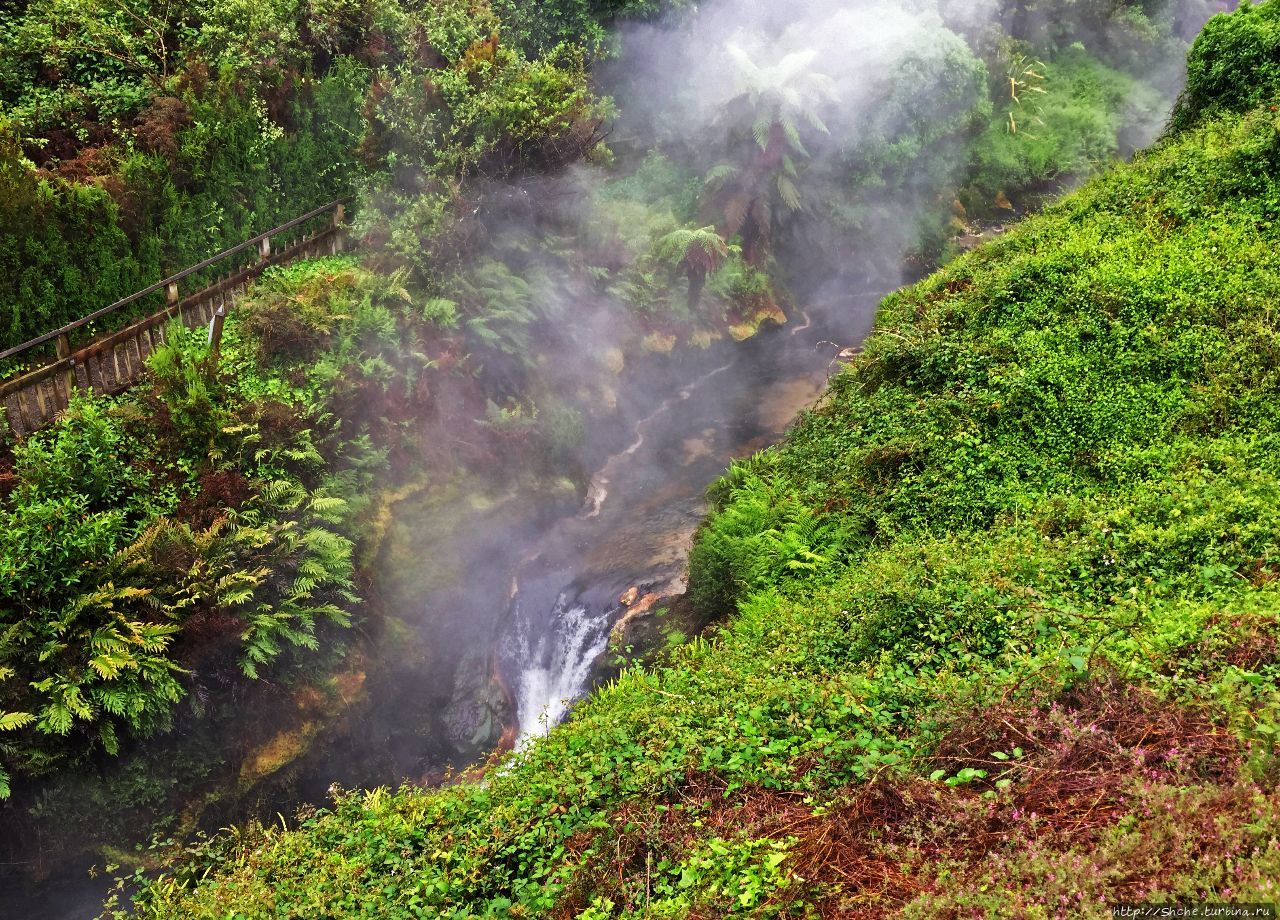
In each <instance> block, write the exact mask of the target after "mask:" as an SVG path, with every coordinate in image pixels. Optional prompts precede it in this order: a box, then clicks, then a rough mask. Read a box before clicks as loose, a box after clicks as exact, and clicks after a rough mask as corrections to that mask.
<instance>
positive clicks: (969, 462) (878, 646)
mask: <svg viewBox="0 0 1280 920" xmlns="http://www.w3.org/2000/svg"><path fill="white" fill-rule="evenodd" d="M1278 19H1280V4H1277V3H1276V2H1274V0H1273V2H1271V3H1269V4H1267V5H1265V6H1263V7H1260V8H1255V9H1252V10H1247V11H1244V12H1241V13H1238V14H1235V15H1233V16H1231V17H1222V18H1219V19H1217V20H1215V21H1214V22H1213V23H1212V24H1211V25H1210V27H1209V28H1208V30H1207V32H1206V34H1205V36H1204V37H1203V38H1202V39H1201V40H1200V43H1199V44H1198V46H1197V49H1196V51H1195V52H1193V57H1192V63H1191V69H1190V72H1191V75H1192V85H1191V87H1190V88H1189V90H1188V93H1187V94H1186V95H1185V97H1184V103H1183V105H1182V106H1181V108H1180V109H1179V111H1178V113H1177V114H1176V116H1175V124H1176V125H1177V127H1178V132H1177V133H1176V134H1175V135H1174V136H1172V137H1170V138H1168V139H1166V141H1165V142H1163V143H1162V144H1160V145H1159V146H1158V147H1157V148H1156V149H1154V150H1153V151H1151V152H1149V153H1148V154H1146V155H1144V156H1143V157H1141V158H1140V159H1139V160H1138V161H1137V162H1136V163H1134V164H1132V165H1130V166H1125V167H1121V168H1117V169H1115V170H1113V171H1111V172H1110V173H1108V174H1107V175H1105V176H1103V177H1102V178H1100V179H1098V180H1096V181H1095V182H1093V183H1092V184H1090V185H1089V186H1088V187H1086V188H1085V189H1084V190H1082V191H1081V192H1079V193H1077V194H1075V195H1072V196H1071V197H1069V198H1068V199H1066V200H1064V201H1063V202H1062V203H1060V204H1059V205H1057V206H1055V207H1054V208H1052V209H1050V210H1049V211H1048V212H1047V213H1045V214H1044V215H1042V216H1039V217H1036V218H1034V219H1031V220H1029V221H1027V222H1025V223H1024V224H1022V225H1021V226H1020V227H1018V228H1017V229H1016V230H1015V231H1014V232H1013V233H1011V234H1010V235H1008V236H1007V237H1005V238H1003V239H1001V240H1000V241H998V242H995V243H993V244H990V245H988V246H985V247H983V248H982V249H980V250H978V251H976V252H974V253H972V254H970V255H969V256H966V257H964V258H962V259H960V260H959V261H957V262H956V263H954V264H953V265H952V266H950V267H949V268H948V269H946V270H945V271H943V272H941V273H939V274H938V275H936V276H934V277H932V278H930V279H928V280H926V281H925V282H923V283H921V284H919V285H917V286H915V287H913V288H911V289H909V290H906V291H904V292H902V293H900V294H898V295H896V296H894V297H892V298H890V299H889V300H888V301H887V302H886V303H885V305H884V307H883V309H882V313H881V317H880V321H879V328H878V331H877V332H876V334H875V335H874V336H873V337H872V338H871V339H870V340H869V341H868V343H867V347H866V349H865V352H864V353H863V354H862V355H861V356H860V357H859V358H858V359H857V360H856V361H854V362H853V364H852V366H851V367H850V368H849V369H848V370H847V371H846V372H844V373H843V374H842V375H841V376H839V377H838V378H837V379H836V380H835V381H834V384H833V387H832V390H831V394H830V397H829V399H828V400H827V402H826V404H825V405H824V406H823V407H822V408H820V409H818V410H816V411H814V412H812V413H810V414H809V415H807V416H806V417H805V418H803V419H802V420H801V421H800V422H799V424H798V425H797V426H796V428H795V430H794V431H793V433H792V435H791V437H790V439H789V441H788V443H787V444H786V445H784V446H783V447H781V448H780V449H777V450H775V451H771V452H767V453H765V454H762V455H759V456H757V457H755V458H752V459H751V460H750V461H748V462H746V463H743V464H741V465H739V466H737V467H735V469H734V470H733V471H731V473H730V475H729V476H728V477H727V478H726V479H725V480H724V481H723V482H722V483H721V485H720V486H719V487H718V488H717V490H716V498H717V504H718V508H719V510H718V511H717V513H716V514H715V515H714V516H713V518H712V519H711V520H710V522H709V523H708V525H707V527H706V528H705V530H704V533H703V535H702V538H701V541H700V544H699V546H698V549H697V551H696V554H695V560H694V571H693V589H694V592H695V596H696V598H697V599H698V601H699V602H700V603H702V604H704V605H713V606H715V607H718V608H720V609H723V610H724V611H726V612H728V611H731V610H734V609H736V611H737V612H736V615H735V616H734V617H733V618H732V620H731V621H730V622H729V623H728V625H726V626H725V628H724V629H723V630H722V631H721V632H720V633H719V635H718V636H717V637H716V638H715V639H713V640H711V641H697V642H695V643H693V644H691V645H690V646H687V647H686V648H684V649H682V650H681V651H679V652H678V653H676V654H674V655H673V656H672V658H671V660H670V661H669V662H668V663H667V664H666V665H665V666H662V667H659V668H657V669H655V670H652V671H650V672H646V673H640V672H630V673H627V674H624V675H623V676H622V677H621V678H620V679H619V681H618V682H617V683H616V684H614V685H613V686H611V687H610V688H608V689H607V690H605V691H603V692H601V693H599V694H597V695H596V696H595V697H594V698H593V699H592V700H590V701H589V702H588V703H586V704H584V705H583V706H582V707H581V708H580V709H579V710H578V712H577V713H576V714H575V717H574V718H573V719H572V721H571V722H570V723H568V724H567V725H565V726H563V727H562V728H560V729H559V730H557V731H555V732H553V733H552V734H551V736H550V737H549V738H548V739H546V740H545V741H543V742H541V743H539V744H536V745H533V746H532V747H530V748H529V749H528V750H527V751H525V752H524V753H522V754H521V755H519V756H517V757H515V758H514V759H511V760H509V761H508V762H507V763H506V765H505V766H504V768H502V769H500V770H495V771H491V772H490V773H488V774H487V776H486V779H485V781H484V782H483V783H480V782H469V783H462V784H459V785H457V786H455V787H453V788H449V789H445V790H441V791H433V792H423V791H418V790H406V791H402V792H399V793H394V794H393V793H388V792H385V791H380V792H373V793H369V794H366V795H350V796H347V797H344V798H342V799H340V800H339V802H338V803H337V805H336V807H335V809H334V811H333V812H332V813H325V814H319V815H315V816H312V817H310V818H308V819H307V820H305V821H304V822H303V823H302V825H301V827H300V828H299V829H297V830H294V831H289V832H282V831H279V830H276V831H259V832H256V833H245V834H242V835H241V836H240V837H238V839H236V840H234V841H229V842H223V843H218V844H214V845H211V846H209V847H208V848H207V849H206V850H205V851H204V852H203V853H202V854H201V855H200V857H199V858H198V859H197V860H196V861H195V862H194V863H189V864H188V865H187V867H186V868H185V869H183V870H181V871H180V872H179V873H178V874H177V875H176V876H174V877H170V878H166V879H164V880H162V881H160V882H159V883H156V884H153V885H152V886H151V887H150V888H148V889H147V890H146V891H144V893H143V895H142V904H143V910H142V915H144V916H157V917H177V916H182V917H200V916H209V917H212V916H228V915H231V914H235V915H237V916H314V915H319V914H320V913H323V914H325V915H326V916H356V915H368V914H370V913H376V914H377V915H378V916H385V917H401V916H403V917H409V916H439V915H442V914H447V915H454V914H452V912H454V911H457V912H458V913H457V914H456V915H484V916H530V915H535V914H542V913H556V914H564V915H569V914H574V913H577V914H578V915H580V916H592V917H600V916H607V915H612V914H615V913H617V912H619V911H628V910H630V911H640V912H643V913H644V915H646V916H673V915H687V914H689V913H696V914H700V915H704V916H705V915H715V916H719V915H725V914H728V913H733V912H742V913H749V914H752V915H770V914H775V913H782V912H786V911H790V910H798V909H801V905H809V906H810V907H811V908H812V909H813V910H815V911H817V912H820V913H823V914H831V915H834V914H836V913H837V912H841V911H847V913H840V915H841V916H857V915H860V913H859V912H860V911H861V912H865V913H866V914H867V915H868V916H870V915H873V914H874V915H875V916H883V915H885V913H897V914H901V915H903V916H917V917H942V916H961V915H965V916H968V915H972V914H973V913H974V912H977V913H979V914H984V913H985V914H986V915H989V916H994V915H999V916H1074V915H1092V914H1100V913H1101V912H1102V910H1103V905H1105V904H1106V903H1108V902H1114V901H1119V900H1143V899H1156V900H1159V899H1169V898H1175V897H1194V898H1201V899H1210V900H1216V899H1224V900H1240V901H1272V900H1275V899H1276V897H1277V894H1280V892H1278V891H1277V888H1276V885H1277V882H1276V880H1277V879H1278V878H1280V838H1278V831H1277V829H1278V828H1280V820H1278V819H1280V799H1278V798H1277V795H1276V792H1275V786H1274V780H1275V777H1276V770H1277V761H1276V756H1275V755H1276V742H1277V739H1278V737H1280V727H1277V726H1278V725H1280V693H1278V692H1277V680H1278V679H1280V661H1278V659H1277V651H1276V649H1277V640H1278V637H1280V625H1278V623H1277V617H1278V614H1280V595H1278V594H1277V588H1276V576H1277V572H1280V569H1278V568H1277V566H1280V504H1278V502H1277V499H1278V498H1280V460H1278V459H1277V457H1280V453H1278V452H1277V449H1276V447H1277V443H1278V441H1280V425H1278V423H1277V417H1276V413H1275V403H1274V401H1275V399H1276V395H1277V391H1276V388H1277V385H1278V384H1280V368H1278V367H1277V355H1278V349H1280V321H1278V319H1277V315H1276V304H1277V303H1280V245H1278V244H1280V227H1278V226H1277V221H1280V116H1278V115H1277V112H1276V103H1277V102H1278V101H1280V93H1278V92H1277V90H1278V89H1280V87H1278V86H1277V83H1276V81H1275V80H1274V66H1275V65H1274V62H1275V60H1276V59H1277V54H1280V30H1278V29H1277V21H1278ZM1206 61H1210V62H1211V64H1206ZM1228 71H1229V72H1228ZM1268 77H1269V78H1268ZM1210 79H1211V80H1213V81H1217V82H1218V83H1222V82H1223V81H1226V83H1227V84H1229V85H1236V84H1241V85H1249V86H1250V87H1251V89H1250V92H1249V93H1248V94H1244V95H1240V94H1237V95H1236V96H1228V97H1223V96H1221V95H1218V96H1213V97H1212V99H1211V100H1206V97H1205V92H1206V85H1207V82H1206V81H1209V80H1210ZM1264 87H1265V91H1264ZM1209 102H1211V104H1208V103H1209ZM206 870H210V871H209V874H208V875H207V876H204V877H203V878H201V875H202V873H204V872H206ZM197 879H200V880H199V881H197Z"/></svg>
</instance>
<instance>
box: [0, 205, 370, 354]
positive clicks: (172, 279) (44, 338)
mask: <svg viewBox="0 0 1280 920" xmlns="http://www.w3.org/2000/svg"><path fill="white" fill-rule="evenodd" d="M348 200H349V199H346V198H339V199H337V200H334V201H331V202H329V203H328V204H322V205H321V206H320V207H318V208H313V209H312V210H310V211H308V212H307V213H306V214H303V215H302V216H301V217H295V218H294V219H293V220H291V221H289V222H288V223H283V224H281V225H280V226H278V227H272V228H271V229H270V230H267V231H265V232H263V233H259V234H258V235H257V236H255V237H253V238H252V239H248V240H245V241H244V242H243V243H240V244H238V245H236V246H232V247H231V248H230V249H224V250H223V251H222V252H220V253H218V254H217V255H213V256H210V257H209V258H207V259H205V260H204V261H203V262H199V263H197V264H195V265H192V266H191V267H190V268H184V269H183V270H182V271H180V272H178V273H177V274H176V275H170V276H169V277H168V278H164V279H162V280H160V281H157V282H156V283H155V284H153V285H151V286H150V287H147V288H143V289H142V290H141V291H138V292H137V293H134V294H130V295H129V296H128V297H125V298H124V299H122V300H117V301H116V302H115V303H113V304H111V305H109V306H106V307H102V308H101V309H99V310H94V311H93V312H92V313H90V314H88V315H87V316H82V317H80V319H78V320H76V321H74V322H71V323H68V324H67V325H65V326H63V327H61V328H60V329H54V330H53V331H52V332H46V333H45V334H44V335H39V336H36V337H35V338H34V339H31V340H30V341H27V342H23V343H22V344H21V345H15V346H13V347H12V348H9V349H6V350H5V351H0V361H5V360H8V359H9V358H13V357H16V356H18V355H21V354H23V353H25V352H28V351H30V350H31V349H33V348H37V347H39V346H41V345H44V344H47V343H49V342H52V341H53V340H54V339H56V338H58V337H59V336H63V335H67V334H68V333H71V332H75V331H76V330H77V329H83V328H84V327H85V326H87V325H89V324H90V323H92V322H94V321H95V320H98V319H101V318H102V317H104V316H107V315H108V314H110V313H114V312H115V311H117V310H120V309H122V308H124V307H127V306H128V305H129V304H131V303H134V302H135V301H138V300H141V299H142V298H143V297H146V296H147V295H148V294H154V293H155V292H156V291H159V290H163V289H164V288H168V287H170V286H176V285H177V283H178V282H179V281H181V280H182V279H183V278H188V277H190V276H191V275H194V274H195V273H196V272H199V271H203V270H204V269H206V268H208V267H209V266H211V265H215V264H217V263H218V262H221V261H222V260H223V259H226V258H229V257H230V256H233V255H235V254H236V253H238V252H243V251H244V250H245V249H248V248H250V247H251V246H257V245H259V244H260V243H261V242H262V241H263V240H266V239H269V238H270V237H273V236H276V235H278V234H281V233H284V232H286V231H288V230H292V229H293V228H294V227H296V226H298V225H299V224H303V223H306V222H307V221H309V220H311V219H313V218H315V217H318V216H319V215H321V214H324V213H325V212H326V211H333V210H335V209H337V208H338V207H341V206H342V205H344V204H345V203H346V202H347V201H348ZM174 290H176V287H175V288H174Z"/></svg>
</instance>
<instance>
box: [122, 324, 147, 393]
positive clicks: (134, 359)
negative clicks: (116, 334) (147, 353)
mask: <svg viewBox="0 0 1280 920" xmlns="http://www.w3.org/2000/svg"><path fill="white" fill-rule="evenodd" d="M141 335H142V333H139V334H138V335H135V336H134V337H133V338H131V339H130V340H129V341H128V342H126V343H125V346H124V348H125V353H126V354H127V355H128V356H129V367H130V373H129V382H130V383H132V382H134V381H135V380H137V379H138V378H139V377H141V376H142V366H143V365H142V348H141V347H140V346H139V344H138V339H139V336H141Z"/></svg>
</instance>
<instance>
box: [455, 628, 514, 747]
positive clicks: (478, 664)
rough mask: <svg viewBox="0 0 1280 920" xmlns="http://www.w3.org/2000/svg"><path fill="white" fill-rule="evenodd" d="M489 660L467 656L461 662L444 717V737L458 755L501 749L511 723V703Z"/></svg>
mask: <svg viewBox="0 0 1280 920" xmlns="http://www.w3.org/2000/svg"><path fill="white" fill-rule="evenodd" d="M489 664H490V663H489V659H488V656H487V655H485V654H483V653H480V652H468V653H467V654H466V655H464V656H463V658H462V660H461V661H459V662H458V667H457V671H456V672H455V674H454V682H453V695H452V697H451V698H450V700H449V705H448V706H447V707H446V708H445V711H444V713H443V714H442V716H441V720H442V722H443V724H444V730H445V737H446V738H447V739H448V741H449V743H450V744H451V745H453V746H454V748H456V749H457V750H458V751H459V752H462V753H471V752H477V751H488V750H492V749H494V748H496V747H498V746H499V745H500V743H501V741H502V740H503V736H504V734H505V733H506V730H507V727H508V724H509V723H510V722H511V721H512V715H513V714H512V711H511V701H510V699H509V698H508V695H507V691H506V688H504V687H503V686H502V684H501V682H499V681H498V680H497V678H496V677H495V676H494V674H493V672H492V669H491V668H490V666H489Z"/></svg>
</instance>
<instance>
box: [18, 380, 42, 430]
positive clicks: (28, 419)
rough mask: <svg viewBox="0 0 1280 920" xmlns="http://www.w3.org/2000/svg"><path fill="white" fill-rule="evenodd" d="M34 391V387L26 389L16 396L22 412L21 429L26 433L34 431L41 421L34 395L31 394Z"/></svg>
mask: <svg viewBox="0 0 1280 920" xmlns="http://www.w3.org/2000/svg"><path fill="white" fill-rule="evenodd" d="M34 389H35V388H34V387H27V388H26V389H25V390H23V391H22V392H20V393H19V394H18V406H19V407H20V409H21V412H22V427H23V428H25V429H26V430H27V431H28V432H32V431H35V430H36V429H37V428H39V427H40V423H41V422H42V421H43V419H41V418H40V407H39V406H38V405H36V399H35V395H34V393H33V392H32V391H33V390H34Z"/></svg>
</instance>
